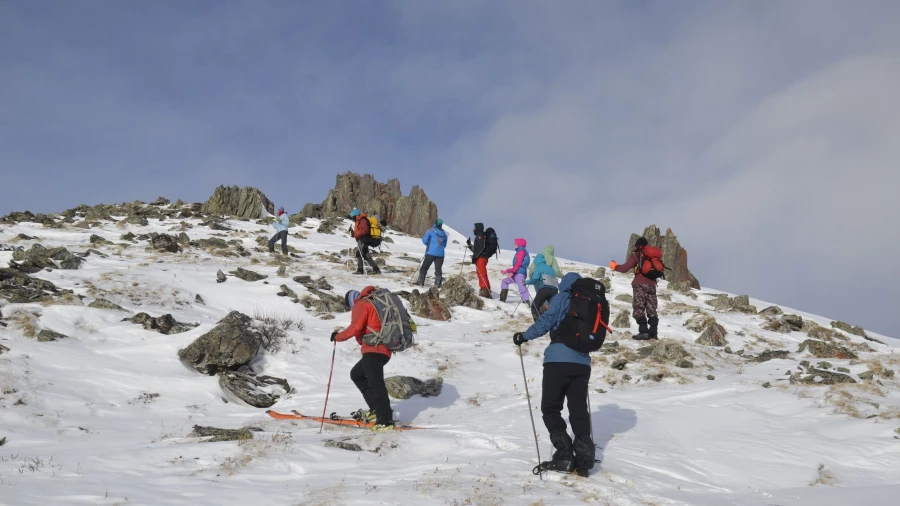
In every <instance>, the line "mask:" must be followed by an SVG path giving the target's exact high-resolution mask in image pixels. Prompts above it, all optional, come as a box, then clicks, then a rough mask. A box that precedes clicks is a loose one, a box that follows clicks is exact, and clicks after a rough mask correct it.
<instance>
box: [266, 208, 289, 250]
mask: <svg viewBox="0 0 900 506" xmlns="http://www.w3.org/2000/svg"><path fill="white" fill-rule="evenodd" d="M272 226H273V227H275V235H273V236H272V238H271V239H269V253H275V242H277V241H279V240H280V241H281V253H282V254H284V255H287V254H288V249H287V236H288V229H289V228H290V227H291V217H290V216H288V214H287V213H286V212H284V208H283V207H279V208H278V215H277V216H276V217H275V223H273V224H272Z"/></svg>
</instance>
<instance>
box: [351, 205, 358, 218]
mask: <svg viewBox="0 0 900 506" xmlns="http://www.w3.org/2000/svg"><path fill="white" fill-rule="evenodd" d="M357 216H359V209H357V208H355V207H354V208H353V210H352V211H350V217H351V218H356V217H357Z"/></svg>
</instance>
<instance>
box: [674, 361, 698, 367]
mask: <svg viewBox="0 0 900 506" xmlns="http://www.w3.org/2000/svg"><path fill="white" fill-rule="evenodd" d="M675 367H680V368H682V369H691V368H693V367H694V363H693V362H691V361H690V360H679V361H678V362H677V363H676V364H675Z"/></svg>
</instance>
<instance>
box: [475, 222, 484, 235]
mask: <svg viewBox="0 0 900 506" xmlns="http://www.w3.org/2000/svg"><path fill="white" fill-rule="evenodd" d="M472 232H475V234H476V235H484V223H476V224H475V228H474V229H473V230H472Z"/></svg>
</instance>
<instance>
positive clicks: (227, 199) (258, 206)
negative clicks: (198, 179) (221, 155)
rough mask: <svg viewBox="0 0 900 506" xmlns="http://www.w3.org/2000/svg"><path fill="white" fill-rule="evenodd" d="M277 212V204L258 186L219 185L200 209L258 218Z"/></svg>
mask: <svg viewBox="0 0 900 506" xmlns="http://www.w3.org/2000/svg"><path fill="white" fill-rule="evenodd" d="M263 208H265V211H266V212H268V213H269V214H273V213H274V212H275V204H273V203H272V201H271V200H269V199H268V197H266V195H265V194H264V193H263V192H261V191H260V190H257V189H256V188H253V187H250V186H245V187H243V188H240V187H237V186H219V187H218V188H216V191H215V192H214V193H213V195H212V197H210V198H209V200H207V201H206V203H204V204H203V206H202V207H201V208H200V211H201V212H203V213H207V214H224V215H228V216H234V217H237V218H246V219H250V220H258V219H260V218H262V217H263V216H264V214H263Z"/></svg>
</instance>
